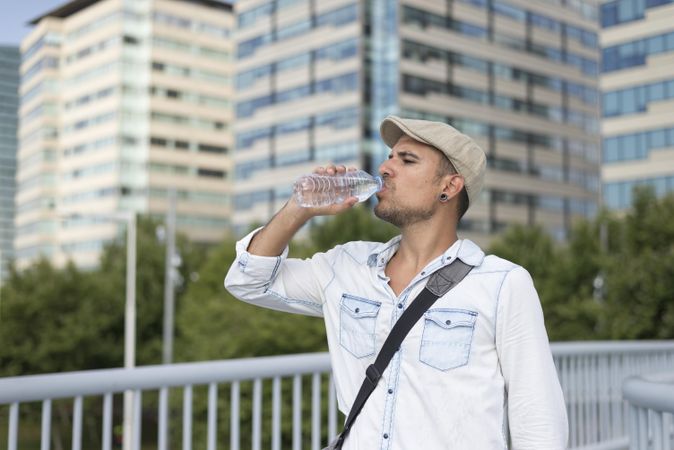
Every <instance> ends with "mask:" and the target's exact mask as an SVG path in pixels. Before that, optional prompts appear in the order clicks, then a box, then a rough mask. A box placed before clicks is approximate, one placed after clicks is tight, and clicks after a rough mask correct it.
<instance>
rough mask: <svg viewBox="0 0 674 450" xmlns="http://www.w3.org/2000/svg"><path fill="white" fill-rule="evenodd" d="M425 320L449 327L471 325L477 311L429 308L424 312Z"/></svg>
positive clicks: (473, 323) (473, 322)
mask: <svg viewBox="0 0 674 450" xmlns="http://www.w3.org/2000/svg"><path fill="white" fill-rule="evenodd" d="M424 317H425V318H426V319H427V320H431V321H433V322H434V323H435V324H436V325H438V326H439V327H442V328H445V329H450V328H455V327H473V326H474V325H475V319H476V318H477V313H476V312H474V311H466V310H465V309H429V310H428V311H426V313H425V314H424Z"/></svg>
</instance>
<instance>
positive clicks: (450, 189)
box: [442, 174, 464, 198]
mask: <svg viewBox="0 0 674 450" xmlns="http://www.w3.org/2000/svg"><path fill="white" fill-rule="evenodd" d="M463 185H464V180H463V177H462V176H461V175H459V174H452V175H447V176H446V177H445V182H444V186H443V189H442V192H443V193H445V194H447V197H449V198H454V197H456V196H457V195H459V192H461V190H462V189H463Z"/></svg>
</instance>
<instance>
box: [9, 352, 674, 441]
mask: <svg viewBox="0 0 674 450" xmlns="http://www.w3.org/2000/svg"><path fill="white" fill-rule="evenodd" d="M552 350H553V356H554V359H555V363H556V366H557V369H558V373H559V377H560V381H561V384H562V388H563V390H564V394H565V398H566V404H567V412H568V417H569V427H570V430H569V432H570V435H569V448H570V449H583V450H610V449H616V450H617V449H627V448H628V445H630V437H632V446H631V447H630V449H639V450H646V449H651V448H653V449H654V450H655V449H658V450H659V449H661V448H662V449H667V448H670V447H668V446H667V445H669V444H670V443H671V437H672V420H670V417H669V413H671V412H672V411H674V406H672V405H674V400H672V401H670V402H669V403H662V402H660V403H657V402H656V403H653V402H652V401H650V400H649V401H650V403H649V401H645V400H640V399H641V398H642V397H641V396H640V395H641V394H643V392H641V391H639V390H638V389H637V390H636V391H634V390H631V391H626V393H627V394H626V395H627V397H626V398H627V400H629V402H630V403H631V404H632V405H633V406H630V403H628V401H626V400H624V399H623V394H622V385H623V382H624V381H625V380H626V379H628V378H629V377H634V376H637V375H641V376H644V375H645V374H651V373H657V372H665V371H672V372H674V341H658V342H654V341H640V342H636V341H630V342H625V341H617V342H569V343H555V344H552ZM637 380H642V381H643V380H645V379H637ZM658 380H659V381H658V382H657V383H656V385H655V387H653V386H651V387H652V389H655V390H651V391H649V392H650V395H655V396H656V397H657V395H658V394H657V392H660V391H662V392H666V393H667V394H666V395H665V394H664V393H663V396H662V397H663V399H667V401H669V400H668V399H669V398H672V399H674V393H672V392H674V391H672V392H670V388H669V386H670V385H669V384H667V383H669V381H674V376H672V377H671V378H667V379H665V381H667V383H664V382H663V379H662V378H659V379H658ZM644 382H648V383H655V382H654V381H652V380H651V381H648V380H646V381H644ZM627 386H628V385H626V389H627ZM126 390H132V391H134V392H135V396H134V398H135V399H136V401H135V403H134V408H133V411H134V413H133V416H134V426H133V430H134V433H133V436H132V439H131V443H132V448H133V449H134V450H141V449H144V448H158V449H159V450H166V449H168V448H169V447H171V448H174V449H175V448H182V449H183V450H191V449H192V448H193V447H194V448H206V449H208V450H215V449H216V448H220V449H232V450H237V449H240V448H252V449H253V450H258V449H262V448H263V447H264V448H269V447H271V448H272V449H273V450H280V449H282V448H283V449H287V448H292V449H293V450H299V449H306V448H311V449H312V450H317V449H320V448H322V446H324V445H325V444H326V443H327V442H328V440H329V439H331V438H332V437H334V436H335V434H336V433H337V431H338V424H339V423H341V421H342V420H343V416H341V414H339V413H338V411H337V404H336V403H337V402H336V399H335V393H334V388H333V380H332V376H331V373H330V360H329V357H328V355H327V354H325V353H315V354H304V355H288V356H275V357H261V358H250V359H238V360H226V361H213V362H200V363H184V364H171V365H165V366H145V367H139V368H135V369H110V370H94V371H84V372H73V373H63V374H49V375H32V376H23V377H12V378H4V379H2V378H0V418H2V417H3V416H5V417H6V421H4V422H5V424H6V426H5V425H2V424H0V437H2V436H3V435H5V436H6V439H7V448H8V450H19V449H24V448H25V449H28V448H38V446H39V448H40V449H41V450H49V449H51V448H54V449H55V450H61V448H67V447H70V448H71V449H73V450H81V449H82V448H87V449H88V448H101V449H103V450H112V449H113V448H117V447H118V445H119V442H120V435H119V434H120V433H119V430H118V429H119V425H120V424H121V396H122V393H123V392H124V391H126ZM653 392H655V394H653ZM662 401H665V400H662ZM667 405H669V406H668V407H665V406H667ZM637 408H641V409H637ZM644 408H645V409H644ZM663 413H664V416H663ZM658 414H659V415H660V416H661V417H664V419H662V420H660V421H659V422H657V423H656V422H655V421H650V422H649V421H648V419H649V418H656V419H657V418H658V417H659V416H658ZM661 417H660V418H661ZM635 423H636V425H635ZM38 424H39V425H38ZM644 430H645V431H644ZM30 436H37V437H34V439H38V440H39V443H38V442H35V443H32V444H31V443H30V442H28V441H29V439H30ZM656 441H657V442H656ZM24 444H25V445H24ZM655 444H658V445H662V446H661V447H654V445H655ZM31 445H32V446H31Z"/></svg>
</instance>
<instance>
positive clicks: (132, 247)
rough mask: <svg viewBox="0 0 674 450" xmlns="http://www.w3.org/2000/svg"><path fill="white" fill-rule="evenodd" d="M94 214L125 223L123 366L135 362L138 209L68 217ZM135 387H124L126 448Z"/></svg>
mask: <svg viewBox="0 0 674 450" xmlns="http://www.w3.org/2000/svg"><path fill="white" fill-rule="evenodd" d="M78 217H91V218H100V219H104V220H111V221H114V222H122V223H126V298H125V306H124V368H125V369H133V368H134V367H135V366H136V213H135V212H133V211H120V212H113V213H93V214H90V213H71V214H69V215H68V216H67V218H71V219H72V218H78ZM133 407H134V395H133V391H131V390H127V391H124V421H123V433H124V434H123V442H122V449H123V450H131V449H132V448H133V438H135V437H137V434H134V431H136V432H137V430H134V426H133V409H134V408H133Z"/></svg>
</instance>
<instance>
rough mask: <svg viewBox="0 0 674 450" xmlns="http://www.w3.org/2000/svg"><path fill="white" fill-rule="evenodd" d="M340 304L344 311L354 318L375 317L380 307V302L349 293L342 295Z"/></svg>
mask: <svg viewBox="0 0 674 450" xmlns="http://www.w3.org/2000/svg"><path fill="white" fill-rule="evenodd" d="M341 305H342V309H343V310H344V311H346V312H347V313H348V314H349V315H350V316H351V317H354V318H356V319H358V318H361V317H376V315H377V314H378V313H379V308H380V307H381V303H380V302H375V301H374V300H368V299H365V298H361V297H355V296H353V295H349V294H343V295H342V301H341Z"/></svg>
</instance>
